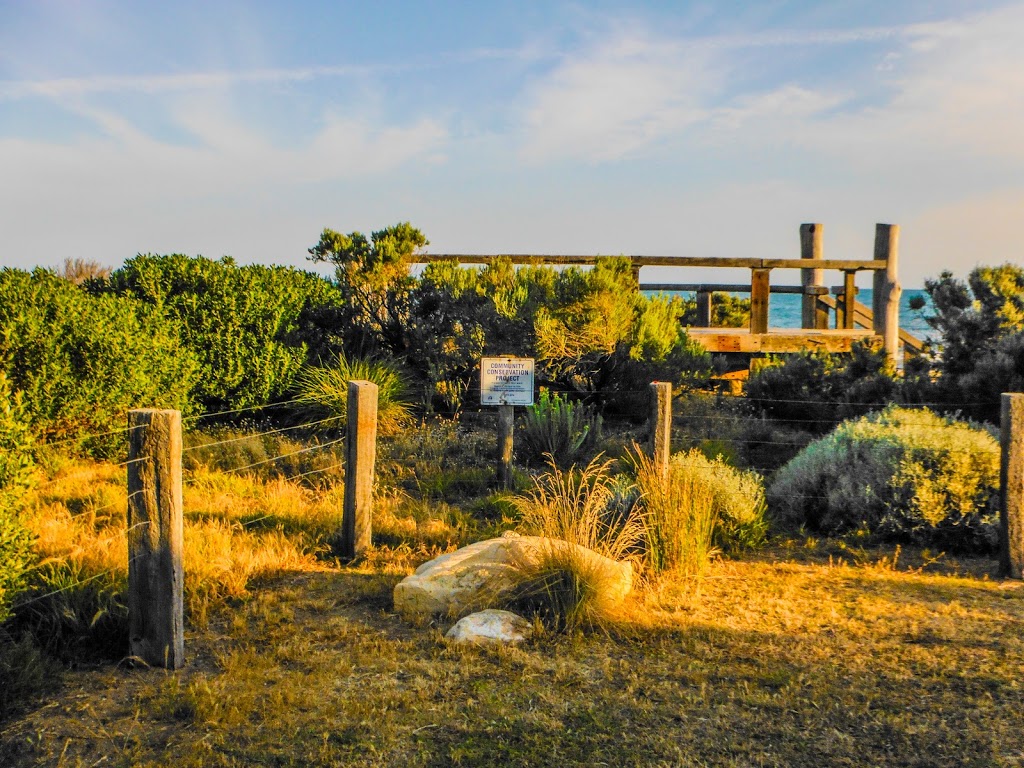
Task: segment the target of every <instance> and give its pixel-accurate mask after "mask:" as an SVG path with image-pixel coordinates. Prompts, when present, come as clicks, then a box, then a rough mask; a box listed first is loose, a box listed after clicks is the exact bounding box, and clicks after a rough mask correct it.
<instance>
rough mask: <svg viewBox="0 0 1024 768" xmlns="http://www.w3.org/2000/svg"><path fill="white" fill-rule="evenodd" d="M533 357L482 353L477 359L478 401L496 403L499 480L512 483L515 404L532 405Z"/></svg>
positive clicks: (484, 403) (501, 482) (483, 403)
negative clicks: (478, 366)
mask: <svg viewBox="0 0 1024 768" xmlns="http://www.w3.org/2000/svg"><path fill="white" fill-rule="evenodd" d="M533 382H534V376H533V358H530V357H484V358H482V359H481V360H480V404H481V405H496V406H498V481H499V483H500V484H501V487H502V488H509V487H511V485H512V428H513V426H514V424H515V413H514V410H513V409H514V407H515V406H517V405H533Z"/></svg>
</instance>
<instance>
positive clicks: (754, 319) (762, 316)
mask: <svg viewBox="0 0 1024 768" xmlns="http://www.w3.org/2000/svg"><path fill="white" fill-rule="evenodd" d="M771 273H772V272H771V270H770V269H752V270H750V332H751V333H768V301H769V297H770V296H771Z"/></svg>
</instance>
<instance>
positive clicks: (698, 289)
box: [640, 283, 828, 296]
mask: <svg viewBox="0 0 1024 768" xmlns="http://www.w3.org/2000/svg"><path fill="white" fill-rule="evenodd" d="M640 290H641V291H686V292H693V293H750V283H641V284H640ZM770 290H771V292H772V293H796V294H800V295H802V296H821V295H823V294H826V293H828V288H826V287H825V286H823V285H811V286H808V287H807V288H804V287H803V286H802V285H773V286H771V288H770Z"/></svg>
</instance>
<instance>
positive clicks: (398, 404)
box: [295, 356, 409, 435]
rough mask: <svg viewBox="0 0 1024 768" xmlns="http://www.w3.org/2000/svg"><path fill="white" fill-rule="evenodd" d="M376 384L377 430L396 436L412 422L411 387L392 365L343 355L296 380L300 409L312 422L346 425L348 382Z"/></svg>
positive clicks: (304, 370) (306, 370)
mask: <svg viewBox="0 0 1024 768" xmlns="http://www.w3.org/2000/svg"><path fill="white" fill-rule="evenodd" d="M357 379H358V380H363V381H372V382H373V383H374V384H376V385H377V431H378V433H380V434H383V435H393V434H395V433H397V432H399V431H400V430H401V428H402V427H403V426H405V425H406V424H408V423H409V404H408V402H407V396H408V386H407V385H406V381H405V378H404V377H403V376H402V374H401V373H400V372H399V370H398V369H397V368H396V367H395V366H394V365H393V364H391V363H388V362H385V361H382V360H373V359H370V358H347V357H345V356H341V357H339V358H338V359H337V361H336V363H335V364H334V365H328V366H323V367H312V366H311V367H308V368H305V369H303V370H302V371H301V372H300V373H299V375H298V376H297V377H296V381H295V388H296V390H297V392H298V396H297V398H296V400H297V401H298V402H297V403H296V405H297V407H298V408H299V409H300V410H301V411H302V413H303V415H304V416H306V417H307V418H309V419H316V420H319V419H326V418H331V417H336V418H337V419H338V421H337V424H335V425H334V426H336V427H337V428H341V427H344V426H345V422H346V419H347V417H348V383H349V382H350V381H353V380H357Z"/></svg>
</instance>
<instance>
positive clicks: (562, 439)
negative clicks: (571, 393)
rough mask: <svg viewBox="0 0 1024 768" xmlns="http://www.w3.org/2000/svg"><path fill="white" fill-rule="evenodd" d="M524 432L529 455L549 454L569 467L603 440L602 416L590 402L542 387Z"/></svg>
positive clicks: (524, 423)
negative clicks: (584, 402)
mask: <svg viewBox="0 0 1024 768" xmlns="http://www.w3.org/2000/svg"><path fill="white" fill-rule="evenodd" d="M521 433H522V438H523V443H524V445H525V446H526V450H527V455H528V457H529V459H531V460H540V459H543V458H544V457H545V456H550V457H551V459H552V460H553V461H554V462H555V464H557V465H558V466H560V467H567V466H570V465H572V464H575V463H576V462H577V461H578V460H579V458H580V456H581V455H582V454H583V452H584V451H585V450H586V449H587V448H588V447H590V446H591V445H593V444H594V443H595V442H596V441H598V440H600V437H601V417H600V416H599V415H598V414H597V412H596V409H594V408H593V407H591V406H587V405H584V404H583V403H574V402H572V401H571V400H569V398H568V397H564V396H562V395H559V394H558V393H555V394H554V395H551V394H550V393H549V392H548V390H547V389H542V390H541V391H540V398H539V399H538V401H537V402H536V403H535V404H534V405H531V406H528V407H527V409H526V414H525V416H524V418H523V421H522V427H521Z"/></svg>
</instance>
